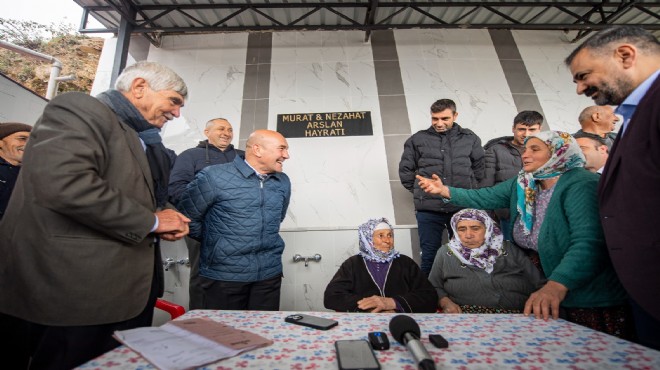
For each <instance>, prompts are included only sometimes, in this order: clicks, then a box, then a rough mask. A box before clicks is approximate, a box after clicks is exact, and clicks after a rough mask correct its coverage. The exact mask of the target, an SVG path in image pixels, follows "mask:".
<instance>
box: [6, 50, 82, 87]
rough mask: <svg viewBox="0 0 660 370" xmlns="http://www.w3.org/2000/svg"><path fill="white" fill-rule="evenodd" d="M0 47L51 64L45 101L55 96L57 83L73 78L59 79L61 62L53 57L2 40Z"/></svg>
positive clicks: (72, 77)
mask: <svg viewBox="0 0 660 370" xmlns="http://www.w3.org/2000/svg"><path fill="white" fill-rule="evenodd" d="M0 47H3V48H5V49H8V50H11V51H14V52H17V53H19V54H23V55H26V56H29V57H32V58H35V59H39V60H43V61H46V62H50V63H53V65H52V67H51V68H50V78H49V79H48V88H47V89H46V99H48V100H50V99H52V98H53V97H55V95H56V94H57V84H58V83H59V81H62V80H66V81H68V80H71V79H74V78H75V77H74V76H64V77H61V78H60V77H59V76H60V72H61V71H62V62H60V61H59V60H57V58H55V57H53V56H50V55H46V54H43V53H40V52H38V51H34V50H30V49H26V48H24V47H22V46H18V45H14V44H10V43H8V42H5V41H2V40H0Z"/></svg>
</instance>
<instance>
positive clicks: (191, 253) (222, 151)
mask: <svg viewBox="0 0 660 370" xmlns="http://www.w3.org/2000/svg"><path fill="white" fill-rule="evenodd" d="M204 136H206V137H207V140H204V141H200V142H199V145H197V147H196V148H191V149H188V150H185V151H183V152H182V153H181V154H180V155H179V156H178V157H177V159H176V162H174V168H172V173H171V174H170V183H169V186H168V190H169V196H170V203H172V204H174V205H176V204H177V203H178V202H179V200H180V197H181V194H182V193H183V191H184V190H186V186H187V185H188V184H189V183H190V182H192V181H193V180H194V179H195V175H197V173H198V172H199V171H201V170H202V169H204V168H206V167H208V166H210V165H214V164H222V163H231V162H233V161H234V158H236V156H237V155H238V156H239V157H241V158H245V152H244V151H242V150H239V149H234V146H233V145H232V144H231V141H232V139H233V138H234V129H233V128H232V126H231V123H229V121H227V120H226V119H224V118H214V119H212V120H210V121H208V122H207V123H206V128H205V129H204ZM186 246H187V247H188V260H189V261H190V288H189V291H190V302H189V307H188V309H190V310H193V309H197V308H202V302H201V301H202V296H201V294H202V292H201V288H200V286H199V284H200V283H199V242H198V241H196V240H194V239H192V238H190V237H186Z"/></svg>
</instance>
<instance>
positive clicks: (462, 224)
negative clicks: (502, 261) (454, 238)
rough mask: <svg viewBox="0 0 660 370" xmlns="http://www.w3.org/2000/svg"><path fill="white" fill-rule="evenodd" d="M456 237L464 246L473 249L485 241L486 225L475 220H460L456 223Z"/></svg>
mask: <svg viewBox="0 0 660 370" xmlns="http://www.w3.org/2000/svg"><path fill="white" fill-rule="evenodd" d="M456 233H458V239H459V240H460V241H461V244H463V245H464V246H465V247H467V248H470V249H474V248H479V247H481V246H482V245H484V242H485V241H486V225H484V224H483V223H482V222H481V221H476V220H461V221H458V223H457V224H456Z"/></svg>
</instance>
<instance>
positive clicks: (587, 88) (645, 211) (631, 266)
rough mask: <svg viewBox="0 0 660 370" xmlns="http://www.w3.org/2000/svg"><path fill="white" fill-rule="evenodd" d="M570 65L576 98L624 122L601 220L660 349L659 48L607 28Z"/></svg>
mask: <svg viewBox="0 0 660 370" xmlns="http://www.w3.org/2000/svg"><path fill="white" fill-rule="evenodd" d="M566 65H568V66H569V68H570V70H571V74H572V76H573V81H574V82H575V83H576V84H577V93H578V94H584V95H586V96H588V97H591V98H592V99H593V100H594V101H595V102H596V104H598V105H618V108H617V113H619V114H621V115H622V116H623V125H622V126H621V129H620V130H619V135H618V136H617V137H616V140H615V141H614V144H613V145H612V150H611V151H610V154H609V157H608V159H607V162H606V164H605V169H604V171H603V175H602V176H601V179H600V183H599V187H598V199H599V205H600V216H601V222H602V224H603V230H604V231H605V240H606V241H607V248H608V250H609V253H610V257H611V258H612V262H613V264H614V268H615V269H616V272H617V275H618V276H619V279H621V283H622V284H623V286H624V288H625V289H626V291H627V292H628V294H629V295H630V298H631V303H632V307H633V316H634V318H635V326H636V329H637V336H638V339H639V342H640V343H642V344H644V345H646V346H649V347H651V348H655V349H659V350H660V294H658V292H659V291H660V274H659V273H658V266H657V263H656V261H659V260H660V228H658V210H660V192H659V191H658V187H659V185H658V184H660V104H658V102H660V43H659V42H658V40H657V39H656V38H655V36H653V34H651V33H650V32H648V31H646V30H644V29H642V28H639V27H632V26H614V27H609V28H606V29H604V30H602V31H599V32H598V33H596V34H595V35H593V36H592V37H590V38H589V39H587V40H586V41H585V42H584V43H583V44H582V45H580V46H579V47H577V48H576V49H575V50H574V51H573V52H572V53H571V54H570V55H569V56H568V57H567V58H566Z"/></svg>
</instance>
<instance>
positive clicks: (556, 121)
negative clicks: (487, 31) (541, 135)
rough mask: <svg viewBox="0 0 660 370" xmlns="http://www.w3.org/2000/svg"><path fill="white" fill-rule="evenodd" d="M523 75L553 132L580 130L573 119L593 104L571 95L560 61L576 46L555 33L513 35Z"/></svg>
mask: <svg viewBox="0 0 660 370" xmlns="http://www.w3.org/2000/svg"><path fill="white" fill-rule="evenodd" d="M513 36H514V38H515V40H516V44H517V45H518V49H519V50H520V55H521V56H522V58H523V60H524V61H525V65H526V66H527V71H528V72H529V76H530V78H531V80H532V83H533V84H534V89H535V90H536V93H537V95H538V97H539V101H540V103H541V106H542V107H543V112H544V113H545V115H546V117H545V118H546V121H547V122H548V124H549V126H550V128H551V129H553V130H565V131H568V132H570V133H573V132H575V131H577V130H578V129H579V128H580V125H579V123H578V120H577V117H578V115H579V114H580V112H581V111H582V109H584V108H586V107H588V106H590V105H593V101H592V100H591V99H589V98H587V97H584V96H578V95H577V94H576V93H575V84H574V83H573V78H572V76H571V73H570V71H569V70H568V67H566V65H565V64H564V59H565V58H566V57H567V56H568V55H569V54H570V53H571V51H573V49H574V48H575V47H576V46H577V45H576V44H573V43H569V42H568V40H569V36H570V35H567V34H565V33H563V32H556V31H513Z"/></svg>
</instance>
